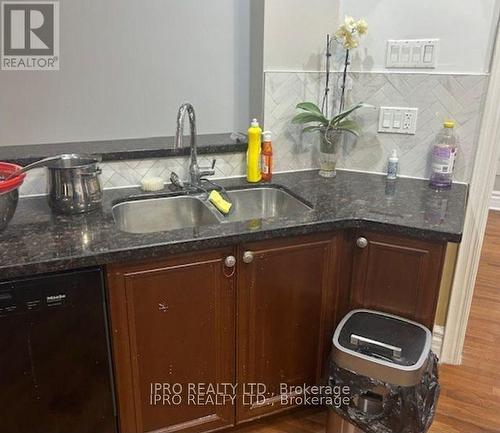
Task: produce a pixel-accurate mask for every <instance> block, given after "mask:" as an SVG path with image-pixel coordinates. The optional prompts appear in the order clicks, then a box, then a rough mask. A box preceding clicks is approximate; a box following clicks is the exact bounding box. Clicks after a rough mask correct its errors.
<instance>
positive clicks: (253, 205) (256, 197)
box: [113, 186, 312, 234]
mask: <svg viewBox="0 0 500 433" xmlns="http://www.w3.org/2000/svg"><path fill="white" fill-rule="evenodd" d="M227 194H228V196H229V200H230V201H231V203H232V204H233V206H232V208H231V211H230V213H229V214H228V215H223V214H222V213H220V212H219V211H218V210H217V209H216V208H215V207H214V206H213V205H212V204H211V203H210V202H209V201H208V200H207V199H206V194H199V195H176V196H162V197H154V198H146V199H135V200H129V201H124V202H121V203H118V204H116V205H115V206H113V218H114V220H115V224H116V226H117V227H118V229H119V230H121V231H123V232H127V233H137V234H140V233H155V232H162V231H169V230H176V229H185V228H197V227H201V226H206V225H213V224H224V223H231V222H238V221H248V220H254V219H266V218H287V217H288V218H289V217H300V216H303V215H304V214H305V213H309V212H310V211H311V210H312V207H311V206H310V205H309V204H307V203H306V202H305V201H304V200H303V199H301V198H298V197H295V196H293V195H292V194H290V193H289V192H288V191H286V190H284V189H283V188H280V187H277V186H266V187H256V188H245V189H235V190H229V191H228V192H227Z"/></svg>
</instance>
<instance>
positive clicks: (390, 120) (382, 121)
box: [378, 107, 418, 135]
mask: <svg viewBox="0 0 500 433" xmlns="http://www.w3.org/2000/svg"><path fill="white" fill-rule="evenodd" d="M417 118H418V108H408V107H380V115H379V121H378V132H385V133H388V134H405V135H413V134H415V133H416V132H417Z"/></svg>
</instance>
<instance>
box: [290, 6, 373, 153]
mask: <svg viewBox="0 0 500 433" xmlns="http://www.w3.org/2000/svg"><path fill="white" fill-rule="evenodd" d="M367 31H368V24H367V22H366V21H365V20H364V19H360V20H355V19H354V18H352V17H349V16H348V17H346V18H345V20H344V22H343V24H342V25H341V26H340V27H339V28H338V30H337V31H336V32H335V37H334V38H332V37H331V36H330V35H327V44H326V83H325V91H324V95H323V102H322V106H321V109H320V108H319V107H318V106H317V105H316V104H314V103H312V102H301V103H300V104H298V105H297V109H299V110H301V112H300V113H298V114H297V115H296V116H295V117H294V118H293V119H292V123H294V124H303V125H305V124H309V125H310V126H307V127H305V128H304V131H305V132H310V131H321V132H322V134H323V135H324V138H325V139H326V141H327V142H329V141H330V140H329V139H328V135H329V132H330V131H331V130H335V131H348V132H350V133H352V134H354V135H356V136H359V133H360V129H359V127H358V125H357V124H356V122H355V121H354V120H351V119H348V117H349V115H350V114H352V113H353V112H354V111H356V110H358V109H359V108H361V107H364V106H365V104H363V103H358V104H356V105H354V106H353V107H351V108H349V109H347V110H345V96H346V83H347V72H348V68H349V65H350V51H351V50H353V49H355V48H357V47H358V46H359V40H360V38H361V36H363V35H365V34H366V33H367ZM333 41H337V42H338V43H339V44H341V45H342V47H343V48H344V49H345V50H346V54H345V61H344V72H343V75H342V84H341V96H340V101H339V109H338V113H337V114H336V115H335V116H333V117H330V116H329V111H330V110H329V107H328V100H329V94H330V60H331V57H332V43H333ZM322 141H324V140H322ZM330 144H331V143H330Z"/></svg>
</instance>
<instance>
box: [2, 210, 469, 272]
mask: <svg viewBox="0 0 500 433" xmlns="http://www.w3.org/2000/svg"><path fill="white" fill-rule="evenodd" d="M345 229H360V230H373V231H378V232H384V233H390V234H395V235H402V236H408V237H415V238H419V239H425V240H429V241H435V242H452V243H459V242H460V241H461V240H462V233H447V232H439V231H435V230H428V229H420V228H415V227H407V226H402V225H396V224H390V223H387V224H386V223H381V222H375V221H370V220H366V219H355V218H352V219H351V218H349V219H343V220H336V221H322V222H318V223H313V224H310V223H306V224H298V225H296V226H289V227H284V228H282V229H277V230H276V229H275V230H261V231H258V232H248V233H243V234H231V235H221V236H215V237H210V238H205V239H188V240H183V241H176V242H169V243H164V244H153V245H147V246H140V247H135V248H129V249H124V250H116V251H107V252H104V253H99V252H89V255H85V256H79V257H74V258H71V257H68V258H60V259H58V258H54V259H50V260H43V261H40V262H30V263H22V264H19V265H17V264H16V265H13V266H4V267H0V274H1V275H2V280H4V279H9V278H11V279H12V278H22V277H24V276H31V275H36V274H44V273H51V272H61V271H69V270H74V269H80V268H87V267H93V266H104V265H109V264H112V263H120V262H133V261H136V262H137V261H141V260H148V259H153V260H154V259H158V258H161V257H164V256H168V255H174V254H180V253H186V252H191V251H196V250H206V249H212V248H221V247H227V246H230V245H235V244H238V243H242V242H256V241H264V240H268V239H279V238H284V237H289V236H300V235H307V234H312V233H324V232H329V231H335V230H345Z"/></svg>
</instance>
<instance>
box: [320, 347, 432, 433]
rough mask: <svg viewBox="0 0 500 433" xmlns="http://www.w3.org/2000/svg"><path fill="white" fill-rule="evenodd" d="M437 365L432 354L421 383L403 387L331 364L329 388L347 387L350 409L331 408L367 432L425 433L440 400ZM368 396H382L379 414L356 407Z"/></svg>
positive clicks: (345, 407)
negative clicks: (361, 399)
mask: <svg viewBox="0 0 500 433" xmlns="http://www.w3.org/2000/svg"><path fill="white" fill-rule="evenodd" d="M437 364H438V360H437V357H436V355H435V354H434V353H432V352H431V353H430V355H429V358H428V359H427V366H426V369H425V372H424V374H423V376H422V380H421V381H420V383H418V384H417V385H415V386H409V387H404V386H398V385H393V384H391V383H386V382H382V381H379V380H376V379H372V378H369V377H366V376H360V375H358V374H356V373H354V372H352V371H349V370H345V369H343V368H340V367H338V366H337V365H336V364H335V362H334V361H331V364H330V371H329V373H330V374H329V376H330V377H329V385H330V386H331V387H334V386H341V387H344V386H348V387H349V389H350V393H351V395H350V404H349V405H348V406H340V407H331V408H330V409H333V410H335V412H336V413H337V414H338V415H340V416H342V417H343V418H344V419H346V420H347V421H349V422H350V423H351V424H354V425H355V426H357V427H359V428H360V429H362V430H364V431H365V432H367V433H426V432H427V431H428V430H429V428H430V426H431V424H432V421H433V419H434V415H435V412H436V406H437V401H438V398H439V390H440V387H439V382H438V368H437ZM381 390H383V392H380V391H381ZM367 395H368V396H370V395H376V396H379V398H380V400H381V407H380V409H379V410H378V411H376V413H367V412H366V411H363V410H361V409H360V408H359V407H358V406H357V403H356V402H359V399H360V398H365V397H366V396H367Z"/></svg>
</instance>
